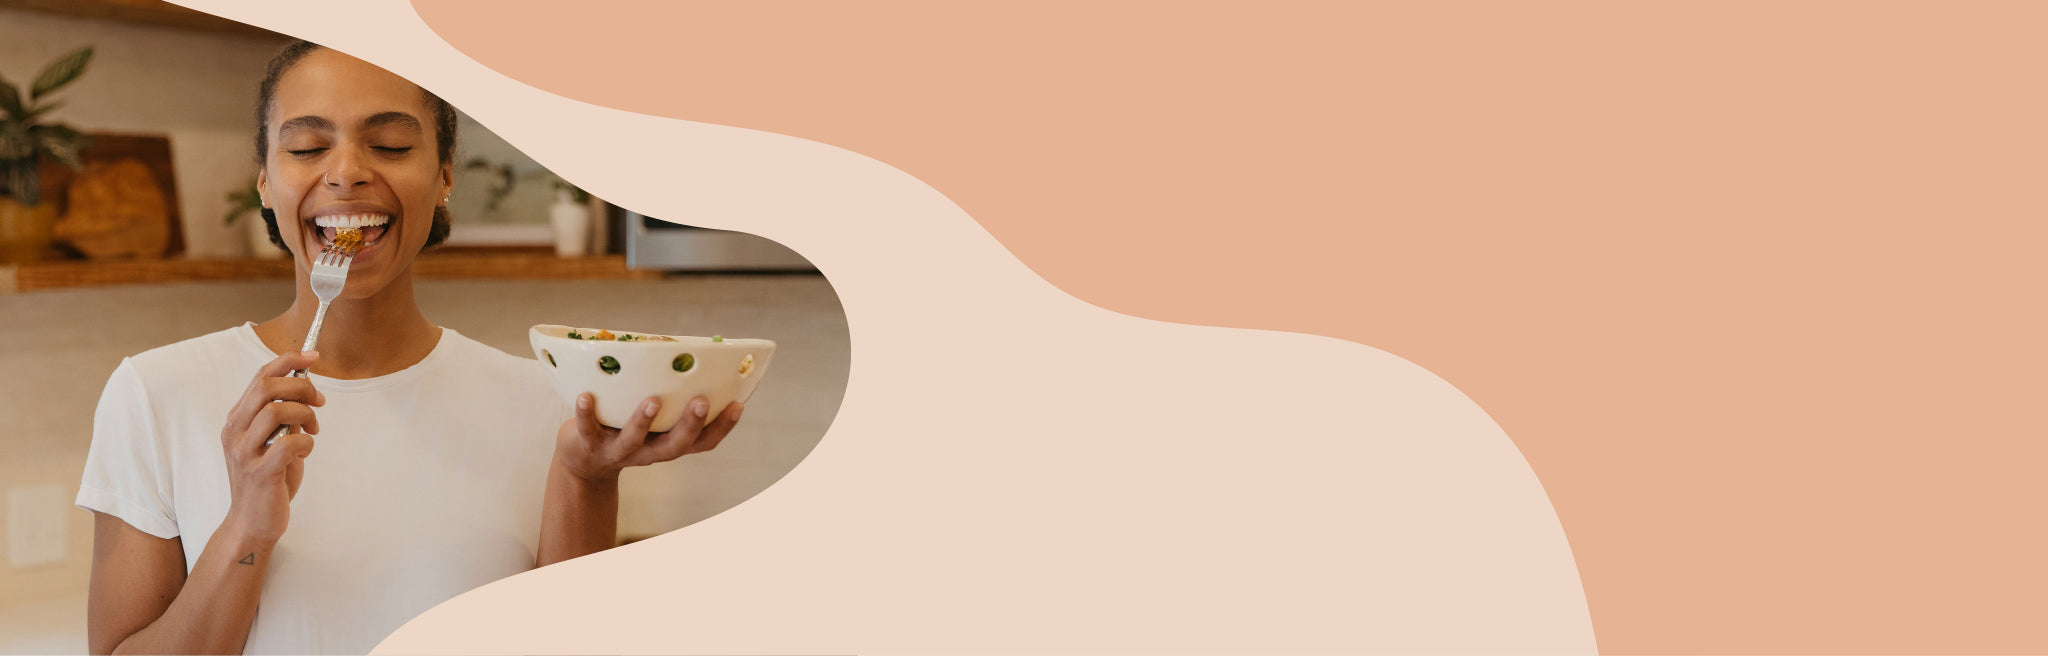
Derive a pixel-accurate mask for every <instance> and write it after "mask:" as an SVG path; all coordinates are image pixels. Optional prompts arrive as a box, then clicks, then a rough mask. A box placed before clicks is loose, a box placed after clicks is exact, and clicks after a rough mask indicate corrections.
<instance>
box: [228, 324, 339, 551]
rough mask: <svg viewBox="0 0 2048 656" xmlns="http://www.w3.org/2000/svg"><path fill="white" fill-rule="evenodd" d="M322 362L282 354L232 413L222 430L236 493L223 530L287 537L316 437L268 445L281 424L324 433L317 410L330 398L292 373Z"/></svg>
mask: <svg viewBox="0 0 2048 656" xmlns="http://www.w3.org/2000/svg"><path fill="white" fill-rule="evenodd" d="M317 360H319V354H317V353H312V352H299V351H293V352H290V353H286V354H284V355H280V356H277V359H275V360H271V361H270V362H269V363H268V364H265V365H263V368H261V369H258V370H257V371H256V379H255V380H252V381H250V382H249V388H248V389H247V390H245V391H243V392H242V399H241V400H240V401H239V402H237V403H235V408H234V410H232V411H230V412H228V423H227V427H226V428H224V429H222V430H221V432H220V446H221V450H222V451H223V452H225V453H226V454H227V464H228V490H229V494H230V495H231V496H230V499H231V500H230V501H229V502H228V516H227V519H225V520H223V521H222V522H221V526H222V527H223V528H229V529H231V530H235V531H240V532H241V533H242V534H243V535H246V536H248V537H250V538H253V539H256V540H259V541H264V542H267V543H270V544H275V543H276V542H277V540H278V539H279V538H282V537H284V529H285V525H286V524H287V523H289V522H290V521H291V515H292V506H291V501H292V497H293V496H296V495H297V494H298V493H299V481H300V479H302V478H303V477H304V476H305V473H306V461H305V458H306V454H308V453H312V452H313V436H312V435H309V434H307V433H299V432H293V433H286V434H285V435H284V437H280V438H278V439H277V441H276V442H273V443H271V444H270V445H269V446H264V444H263V442H264V441H265V440H268V439H270V433H271V431H275V430H277V427H278V425H279V424H292V425H296V426H299V427H301V428H303V429H304V430H306V431H308V432H310V433H314V434H317V433H319V432H320V420H319V419H317V418H315V417H314V416H313V406H319V405H325V404H326V403H327V397H326V396H325V395H323V394H321V393H320V391H319V390H315V389H313V381H310V380H306V379H303V378H298V377H294V376H292V375H291V372H292V370H294V369H305V368H307V367H311V366H313V363H314V362H315V361H317Z"/></svg>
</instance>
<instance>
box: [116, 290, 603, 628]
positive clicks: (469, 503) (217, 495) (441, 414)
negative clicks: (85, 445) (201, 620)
mask: <svg viewBox="0 0 2048 656" xmlns="http://www.w3.org/2000/svg"><path fill="white" fill-rule="evenodd" d="M252 326H253V324H243V325H241V326H236V327H234V328H231V329H228V330H223V331H220V332H217V333H213V334H210V335H205V336H202V337H198V338H194V339H189V340H186V341H183V342H179V343H176V344H172V345H169V346H164V347H161V348H156V349H152V350H149V351H147V352H144V353H142V354H140V355H136V356H134V357H130V358H125V359H123V360H122V361H121V365H120V367H119V368H117V369H115V370H114V374H113V376H112V377H111V378H110V379H108V381H107V387H106V391H105V392H104V393H103V394H102V395H101V397H100V404H99V409H98V410H97V412H96V413H95V414H94V416H93V435H92V450H91V452H90V453H89V455H87V456H86V463H85V475H84V478H83V480H82V481H81V482H80V485H79V489H78V501H77V503H78V505H79V506H80V507H82V508H85V509H88V510H97V511H100V512H104V513H107V514H110V515H113V516H116V517H119V518H121V519H122V520H124V521H126V522H128V524H130V525H132V526H134V527H135V528H137V529H141V530H142V531H143V532H145V533H149V534H151V535H155V536H157V537H163V538H170V537H180V538H181V539H182V540H183V543H184V547H185V571H186V572H187V573H188V574H189V573H190V572H191V571H192V565H193V563H195V562H197V560H198V558H199V554H200V552H201V551H202V550H204V549H205V548H206V543H207V540H208V539H210V538H211V537H212V536H213V532H214V529H216V528H218V527H219V526H220V523H221V521H222V520H223V519H225V518H226V516H227V512H228V504H229V500H230V499H229V493H228V479H227V461H226V456H224V455H223V454H222V451H221V444H220V433H221V428H222V427H223V425H224V424H225V423H226V420H227V416H228V411H229V410H230V409H231V408H233V407H234V405H235V402H236V400H237V399H238V398H239V397H240V396H241V394H242V392H243V391H244V390H245V389H246V388H247V387H248V385H249V381H250V380H251V379H252V378H253V377H254V376H255V375H256V370H257V369H258V368H259V367H261V366H262V365H263V364H264V363H267V362H269V361H270V360H272V359H273V358H275V357H276V354H274V353H272V352H271V351H270V349H269V348H268V347H266V346H264V344H263V342H262V341H261V340H260V339H258V338H257V336H256V331H255V330H254V329H253V328H252ZM311 378H312V381H313V386H314V388H316V389H318V390H320V391H321V392H322V393H324V394H326V396H327V404H326V405H325V406H322V407H319V408H315V409H314V413H315V414H316V415H317V416H318V417H319V418H320V434H319V435H317V436H315V437H314V440H315V442H314V444H315V446H314V449H313V453H312V454H311V455H309V456H307V458H306V475H305V479H304V481H303V483H301V485H300V487H299V492H298V496H297V497H296V498H294V499H293V500H292V515H291V524H290V525H289V526H288V527H287V528H286V530H285V533H284V537H283V539H281V540H280V541H279V542H278V544H277V547H276V550H275V551H274V552H273V554H272V557H271V561H270V564H269V571H268V573H267V576H266V578H265V580H264V583H263V595H262V598H261V601H260V602H259V606H258V608H257V612H256V622H255V624H254V626H252V627H251V628H250V629H249V640H248V643H247V645H246V647H245V648H244V651H245V652H246V653H251V654H259V653H296V654H326V653H353V654H361V653H367V652H368V651H370V649H371V648H372V647H375V646H376V645H377V643H378V642H379V641H381V640H383V639H384V637H385V636H387V635H389V634H390V633H391V632H392V631H395V630H397V629H398V627H399V626H400V625H402V624H404V623H405V622H406V621H407V620H410V619H412V618H413V617H415V616H417V615H419V614H420V613H423V612H425V611H426V610H427V609H429V608H431V607H433V606H434V605H436V604H439V603H441V602H442V601H445V600H447V599H448V598H450V597H454V596H455V595H458V594H461V593H462V592H464V591H467V590H470V589H472V588H475V587H477V586H480V585H483V584H485V583H489V582H491V581H495V580H498V579H501V578H504V577H506V576H510V575H512V574H516V573H519V572H523V571H526V570H529V569H532V568H533V563H534V554H535V551H536V550H537V548H538V543H539V540H540V514H541V503H542V495H543V490H544V488H545V487H546V481H547V471H548V464H549V462H550V459H551V458H552V457H553V450H554V437H555V431H556V429H557V428H558V427H559V426H560V425H561V423H562V422H563V421H564V420H566V419H568V418H569V417H571V416H573V410H572V409H571V408H570V407H569V404H568V403H567V402H566V401H564V400H562V399H561V398H560V397H559V396H558V395H557V394H556V393H555V391H554V389H553V388H552V387H551V386H550V384H549V382H548V380H547V378H546V374H545V372H543V371H541V369H540V368H539V367H538V366H536V364H535V362H534V361H533V360H529V359H525V358H521V357H516V356H512V355H508V354H506V353H504V352H502V351H499V350H497V349H494V348H491V347H489V346H486V345H484V344H482V343H479V342H477V341H475V340H472V339H469V338H467V337H464V336H462V335H460V334H458V333H456V332H455V331H453V330H449V329H446V328H443V329H442V331H441V339H440V342H439V343H437V344H436V345H435V346H434V350H433V352H432V353H429V354H428V355H427V357H426V358H425V359H423V360H421V361H420V362H419V363H417V364H414V365H413V366H411V367H408V368H406V369H404V370H402V371H398V372H396V373H392V374H390V375H386V376H379V377H376V378H369V379H363V380H339V379H334V378H328V377H326V376H321V375H318V374H314V375H313V376H312V377H311Z"/></svg>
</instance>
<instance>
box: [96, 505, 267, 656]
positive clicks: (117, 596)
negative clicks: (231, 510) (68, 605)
mask: <svg viewBox="0 0 2048 656" xmlns="http://www.w3.org/2000/svg"><path fill="white" fill-rule="evenodd" d="M93 516H94V517H93V540H92V581H91V583H90V584H89V585H90V587H89V591H88V592H87V596H86V616H85V617H86V642H87V645H88V648H89V649H90V650H91V651H92V653H94V654H138V653H146V654H172V653H177V654H239V653H242V646H243V643H244V642H246V641H247V640H248V638H249V626H250V624H252V623H254V622H255V620H256V603H257V597H258V595H259V594H260V593H261V592H262V590H263V575H264V573H265V572H266V571H267V570H268V569H269V562H270V549H271V546H272V545H271V544H266V543H263V542H261V541H258V540H253V539H249V538H245V537H240V536H239V535H237V534H238V532H237V531H232V530H230V529H229V528H228V527H229V526H230V523H226V522H224V523H223V524H222V527H221V530H217V531H215V532H214V534H213V539H211V540H208V541H207V543H206V549H205V550H204V551H201V552H200V554H199V562H198V564H197V565H196V566H194V567H193V569H192V574H191V576H190V577H189V578H188V577H187V576H186V574H185V546H184V541H183V540H181V539H179V538H170V539H163V538H159V537H156V536H154V535H150V534H148V533H144V532H142V531H141V530H139V529H136V528H135V527H133V526H129V525H128V523H127V522H124V521H121V520H120V519H119V518H117V517H114V516H113V515H108V514H106V513H101V512H95V513H93ZM242 560H248V561H250V564H238V561H242Z"/></svg>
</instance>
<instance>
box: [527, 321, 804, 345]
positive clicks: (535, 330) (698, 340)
mask: <svg viewBox="0 0 2048 656" xmlns="http://www.w3.org/2000/svg"><path fill="white" fill-rule="evenodd" d="M544 328H569V329H576V330H591V328H589V327H587V326H568V325H562V324H555V323H543V324H534V326H533V327H532V328H528V329H526V332H527V334H528V335H529V336H532V337H539V338H542V339H551V340H560V341H564V342H569V343H572V344H609V345H614V346H621V347H643V346H689V347H691V348H702V347H717V348H769V349H773V348H775V341H774V340H769V339H735V338H731V337H726V338H723V339H722V340H721V341H716V342H714V341H711V338H709V337H703V336H699V335H663V334H660V333H649V332H640V331H637V330H634V331H618V330H612V331H611V332H614V333H624V334H631V335H652V336H657V337H669V338H673V339H675V340H676V341H673V342H664V341H655V340H648V341H640V340H635V341H630V342H621V341H617V340H609V339H570V338H569V337H568V336H567V335H550V334H548V333H547V332H545V331H543V330H542V329H544ZM603 330H611V329H609V328H605V329H603ZM564 332H566V331H564Z"/></svg>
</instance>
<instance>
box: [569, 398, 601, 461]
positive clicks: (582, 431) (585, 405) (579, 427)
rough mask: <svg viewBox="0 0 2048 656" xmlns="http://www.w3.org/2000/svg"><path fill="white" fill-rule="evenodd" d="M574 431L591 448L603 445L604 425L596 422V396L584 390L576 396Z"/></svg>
mask: <svg viewBox="0 0 2048 656" xmlns="http://www.w3.org/2000/svg"><path fill="white" fill-rule="evenodd" d="M576 432H577V434H578V435H580V436H582V438H583V440H584V441H585V442H588V443H589V445H590V447H591V448H593V449H594V448H597V447H599V446H603V445H604V442H605V437H606V436H605V427H604V426H603V425H600V424H598V423H597V396H596V395H594V394H591V393H589V392H584V393H582V394H579V395H577V396H576Z"/></svg>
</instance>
